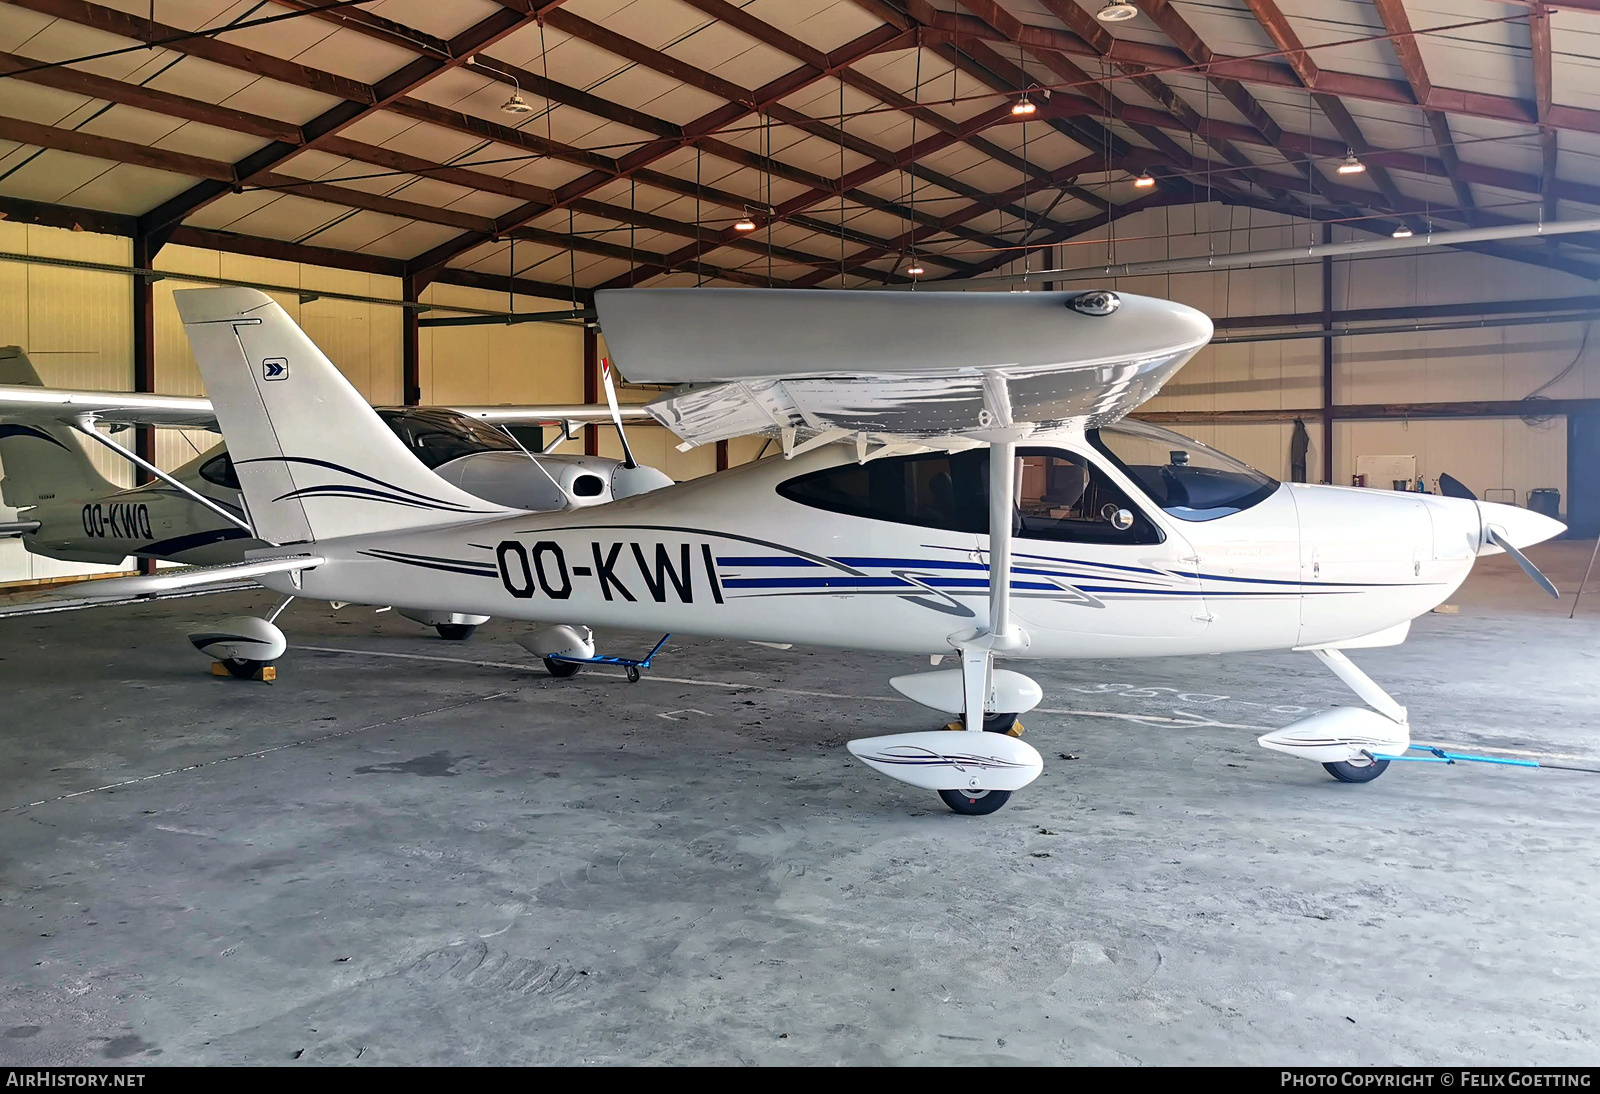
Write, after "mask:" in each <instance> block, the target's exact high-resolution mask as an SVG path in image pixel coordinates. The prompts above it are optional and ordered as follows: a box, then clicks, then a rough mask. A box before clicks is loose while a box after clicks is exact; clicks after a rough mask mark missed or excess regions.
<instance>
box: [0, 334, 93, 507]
mask: <svg viewBox="0 0 1600 1094" xmlns="http://www.w3.org/2000/svg"><path fill="white" fill-rule="evenodd" d="M0 384H22V385H27V386H28V387H42V386H43V383H42V381H40V379H39V373H38V372H37V371H36V370H35V369H34V367H33V362H31V361H29V360H28V355H27V353H25V352H24V351H23V349H22V347H20V346H0ZM0 468H3V469H4V471H5V479H4V480H3V481H0V500H3V501H4V502H5V504H7V505H9V506H12V507H13V508H17V509H21V508H25V507H27V506H31V505H38V504H39V503H40V502H45V501H54V500H56V499H57V498H82V499H90V498H100V497H104V496H105V495H107V494H113V493H116V492H117V491H118V490H120V489H122V488H121V487H120V486H118V485H116V484H115V483H113V482H112V481H110V480H109V479H107V478H106V477H105V476H104V475H102V474H100V472H99V471H98V470H96V469H95V466H94V463H93V462H91V461H90V459H89V454H88V453H87V452H85V451H84V449H83V445H82V444H81V443H80V442H79V440H78V438H77V436H76V435H75V434H74V433H73V431H72V430H71V429H70V428H68V427H67V426H64V425H60V424H57V423H55V422H0Z"/></svg>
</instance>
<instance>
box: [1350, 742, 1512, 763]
mask: <svg viewBox="0 0 1600 1094" xmlns="http://www.w3.org/2000/svg"><path fill="white" fill-rule="evenodd" d="M1406 751H1408V752H1426V753H1428V755H1426V756H1390V755H1387V754H1385V753H1382V752H1369V753H1367V755H1368V756H1370V757H1371V758H1372V759H1374V760H1409V761H1411V762H1412V763H1419V764H1453V763H1455V762H1457V761H1458V760H1460V761H1465V762H1466V763H1474V764H1501V765H1503V766H1505V767H1539V766H1541V765H1540V764H1539V761H1538V760H1511V759H1506V758H1505V757H1503V756H1467V755H1464V754H1463V753H1460V752H1446V751H1445V750H1444V749H1442V748H1440V747H1439V746H1438V745H1411V746H1409V747H1408V748H1407V749H1406Z"/></svg>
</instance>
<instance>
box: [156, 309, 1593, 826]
mask: <svg viewBox="0 0 1600 1094" xmlns="http://www.w3.org/2000/svg"><path fill="white" fill-rule="evenodd" d="M175 298H176V300H177V303H178V308H179V311H180V313H181V314H182V317H183V320H184V323H185V325H186V329H187V331H188V334H189V338H190V341H191V343H192V345H193V347H194V350H195V356H196V359H197V360H198V361H199V364H200V369H201V371H202V373H203V375H204V377H205V382H206V387H207V390H208V391H209V392H210V393H211V397H212V400H213V402H214V404H215V407H216V414H217V417H218V420H219V421H220V422H221V425H222V428H223V433H224V435H225V436H226V437H227V440H228V443H229V447H230V451H231V452H232V453H233V457H234V466H235V468H236V469H237V472H238V475H239V480H240V483H241V485H242V487H243V492H244V496H245V499H246V501H247V502H248V507H249V511H250V514H251V517H252V519H253V521H254V522H255V528H256V532H257V534H258V535H259V536H260V537H261V538H262V539H264V540H268V541H271V542H273V543H275V544H276V546H273V547H269V548H264V549H261V550H256V551H252V552H250V555H249V562H248V563H246V564H244V565H243V566H241V567H234V568H229V567H223V568H222V569H223V570H225V571H230V572H231V573H246V574H248V575H249V576H252V577H254V578H255V579H256V580H259V581H260V582H261V583H262V584H264V585H267V586H268V587H270V588H273V589H276V590H278V591H280V592H283V593H286V594H293V595H306V596H315V597H318V598H323V599H329V600H346V601H355V602H362V603H389V602H391V601H392V599H393V597H394V596H395V590H396V589H402V588H403V589H405V590H406V599H407V606H409V607H413V608H417V609H421V610H443V609H447V608H448V609H451V610H460V611H470V612H475V613H481V614H484V615H492V616H499V617H504V618H508V619H522V620H528V621H532V622H538V623H541V624H544V626H543V627H541V628H540V629H539V630H537V631H535V632H534V634H533V635H532V636H530V638H529V639H527V640H525V642H524V644H525V645H527V646H528V647H529V648H530V649H532V650H533V651H534V652H536V653H542V654H543V655H544V656H545V657H546V664H547V665H548V666H549V667H550V669H551V671H552V672H555V673H556V674H558V675H570V674H571V673H572V672H574V671H576V670H577V669H578V667H580V666H581V665H582V664H583V663H584V662H585V661H586V660H590V659H594V646H593V640H592V637H591V635H590V632H589V630H588V625H590V624H602V625H608V626H620V627H632V628H644V627H654V628H657V629H659V630H662V631H670V632H687V633H695V634H701V635H707V636H714V637H724V638H738V639H749V640H755V641H761V642H768V643H809V644H817V645H826V646H834V647H842V648H848V649H854V650H877V651H884V652H891V653H898V654H920V655H927V656H930V657H932V658H933V659H935V660H937V659H938V658H939V657H940V656H941V655H954V656H955V657H956V658H957V659H958V666H957V667H955V668H950V669H942V670H938V669H936V670H933V671H928V672H922V673H915V674H911V675H907V676H901V677H898V678H896V679H894V680H892V681H891V683H892V685H893V686H894V687H895V688H896V689H897V690H899V691H900V692H901V693H903V694H904V695H906V696H907V697H909V698H911V699H913V700H915V701H916V702H918V703H921V704H923V705H925V706H928V707H930V708H933V709H934V710H938V711H943V712H947V713H950V714H956V715H959V716H960V723H959V729H960V730H961V731H958V732H950V731H940V730H934V731H927V732H913V733H899V734H892V735H888V736H881V737H872V738H868V739H864V740H856V741H852V742H850V745H849V748H850V751H851V752H852V753H853V754H854V755H856V756H857V757H858V758H860V759H861V760H862V761H863V762H865V763H866V764H868V765H869V766H871V767H873V768H875V769H877V770H879V771H881V772H883V773H885V774H887V775H890V776H892V777H893V778H896V779H899V780H901V781H903V782H907V783H910V784H912V785H914V786H918V787H922V788H924V789H930V790H936V791H938V792H939V793H940V795H941V796H942V797H943V798H944V800H945V802H946V803H947V804H948V805H949V806H950V807H951V808H952V809H954V810H956V811H957V812H962V813H990V812H993V811H994V810H995V809H998V808H999V807H1000V806H1001V805H1002V804H1004V802H1005V801H1006V800H1007V799H1008V798H1009V796H1010V795H1011V793H1012V792H1014V791H1016V790H1019V789H1020V788H1022V787H1023V786H1025V785H1026V784H1028V783H1029V782H1031V781H1032V780H1033V779H1034V778H1035V777H1037V776H1038V774H1039V773H1040V771H1041V768H1042V761H1041V758H1040V756H1039V753H1038V752H1037V751H1036V750H1035V749H1034V748H1033V747H1032V746H1030V745H1029V744H1027V743H1025V742H1024V741H1022V740H1020V739H1019V738H1018V737H1016V736H1013V735H1012V734H1013V733H1015V732H1017V731H1018V730H1019V728H1020V727H1019V726H1018V725H1017V722H1016V719H1017V716H1018V715H1019V714H1021V713H1024V712H1026V711H1028V710H1030V709H1032V708H1033V707H1034V706H1036V705H1037V704H1038V703H1039V702H1040V700H1041V698H1042V693H1041V689H1040V688H1039V686H1038V685H1037V684H1036V683H1035V682H1034V681H1033V680H1031V679H1029V678H1028V677H1027V676H1026V675H1024V674H1022V673H1021V672H1018V671H1015V670H1013V669H1008V668H997V667H996V665H995V661H996V659H997V658H1005V659H1006V660H1008V661H1010V662H1012V663H1014V664H1020V663H1023V662H1026V661H1028V660H1037V659H1073V658H1106V657H1153V656H1195V655H1199V654H1213V653H1233V652H1244V651H1254V650H1276V649H1293V650H1304V651H1309V652H1310V653H1312V654H1314V655H1315V656H1317V657H1318V658H1319V659H1320V660H1321V661H1322V662H1323V663H1324V664H1326V665H1327V666H1328V667H1329V668H1330V669H1331V670H1332V671H1333V672H1334V673H1336V674H1337V675H1338V676H1339V678H1340V679H1341V680H1343V681H1344V682H1345V683H1346V684H1347V685H1349V686H1350V687H1351V689H1352V690H1353V691H1354V692H1355V693H1356V694H1357V695H1358V696H1359V697H1360V698H1361V699H1362V700H1363V701H1364V702H1365V703H1366V704H1367V706H1365V707H1356V706H1349V707H1338V708H1335V709H1333V710H1330V711H1325V712H1323V713H1320V714H1316V715H1313V716H1311V717H1308V718H1305V719H1303V720H1301V721H1299V722H1296V723H1295V724H1293V725H1291V726H1288V727H1286V728H1284V729H1282V730H1278V731H1276V732H1274V733H1269V734H1267V735H1266V736H1264V737H1262V738H1261V742H1260V743H1261V744H1263V745H1264V746H1266V747H1268V748H1272V749H1277V750H1279V751H1283V752H1286V753H1289V754H1291V755H1296V756H1301V757H1304V758H1308V759H1311V760H1314V761H1317V762H1321V763H1323V764H1324V765H1325V766H1326V767H1327V769H1328V771H1329V772H1330V773H1331V774H1333V775H1334V776H1335V777H1336V778H1338V779H1341V780H1344V781H1349V782H1365V781H1369V780H1371V779H1373V778H1376V777H1377V776H1378V775H1379V774H1381V773H1382V771H1383V770H1384V769H1385V767H1387V765H1388V762H1389V761H1388V760H1387V759H1386V758H1385V757H1389V756H1394V755H1396V754H1398V753H1399V752H1401V751H1403V750H1404V749H1405V748H1406V747H1407V746H1408V744H1409V741H1410V731H1409V719H1408V716H1407V712H1406V710H1405V708H1404V707H1402V706H1401V705H1400V704H1399V703H1397V702H1396V701H1395V700H1394V699H1392V698H1391V697H1390V696H1389V695H1388V694H1387V693H1385V692H1384V691H1383V690H1382V689H1381V688H1380V687H1379V686H1378V685H1377V684H1376V683H1374V682H1373V681H1372V680H1371V679H1370V678H1369V677H1367V676H1366V674H1365V673H1363V672H1362V671H1361V670H1360V669H1358V668H1356V666H1355V665H1354V664H1352V663H1351V662H1350V661H1349V660H1348V658H1347V657H1346V655H1345V653H1344V651H1345V650H1348V649H1356V648H1366V647H1380V646H1387V645H1393V644H1395V643H1398V642H1400V641H1402V640H1403V639H1404V637H1405V635H1406V633H1407V630H1408V628H1409V625H1410V621H1411V620H1412V619H1413V618H1414V617H1415V616H1417V615H1419V614H1421V613H1423V612H1426V611H1428V610H1429V609H1431V608H1433V607H1435V606H1436V605H1438V604H1439V603H1441V602H1442V601H1443V600H1445V598H1446V597H1448V596H1449V595H1450V593H1451V592H1452V591H1453V590H1454V589H1456V588H1457V587H1458V586H1459V585H1460V584H1461V582H1462V581H1463V580H1464V579H1465V577H1466V575H1467V572H1468V571H1469V570H1470V569H1471V567H1472V564H1473V561H1474V560H1475V559H1476V558H1477V557H1478V556H1479V555H1483V554H1491V553H1497V552H1499V551H1501V550H1504V551H1507V552H1509V553H1510V554H1511V555H1512V556H1513V557H1514V558H1515V559H1516V560H1517V561H1518V562H1519V564H1521V565H1522V566H1523V567H1524V569H1526V570H1528V571H1529V573H1530V575H1532V576H1535V578H1536V579H1537V580H1539V581H1541V582H1542V583H1544V584H1545V585H1546V586H1547V587H1548V588H1549V590H1550V591H1551V592H1553V591H1554V589H1553V587H1550V586H1549V585H1548V582H1547V581H1546V580H1545V579H1544V577H1543V575H1541V574H1539V573H1538V571H1537V570H1536V569H1534V568H1533V566H1532V564H1531V563H1530V562H1528V561H1527V559H1526V558H1525V557H1524V556H1523V555H1522V553H1521V551H1520V548H1521V547H1524V546H1527V545H1528V544H1530V543H1535V542H1539V541H1541V540H1544V539H1547V538H1549V537H1551V536H1553V535H1556V534H1557V533H1559V532H1560V531H1561V530H1562V526H1561V525H1560V524H1559V523H1557V522H1555V521H1553V520H1550V519H1548V518H1546V517H1543V516H1541V515H1539V514H1536V513H1532V512H1529V511H1527V510H1523V509H1519V508H1516V507H1514V506H1506V505H1495V504H1489V503H1485V502H1479V501H1476V500H1472V499H1465V498H1456V497H1437V496H1431V495H1416V494H1404V493H1391V492H1387V491H1379V490H1359V489H1342V488H1337V487H1328V486H1305V485H1299V484H1286V483H1278V482H1275V481H1273V480H1272V479H1270V478H1268V477H1267V476H1265V475H1262V474H1261V473H1259V472H1257V471H1255V470H1253V469H1251V468H1249V467H1247V466H1245V465H1243V464H1241V463H1239V462H1238V461H1236V460H1233V459H1231V458H1229V457H1227V456H1224V455H1222V454H1221V453H1218V452H1215V451H1213V450H1211V449H1209V448H1206V447H1205V446H1203V445H1200V444H1197V443H1195V442H1193V441H1190V440H1188V439H1186V438H1183V437H1181V436H1179V435H1177V434H1175V433H1171V432H1168V431H1166V430H1162V429H1157V428H1154V427H1151V426H1148V425H1140V424H1137V423H1131V422H1122V419H1123V417H1124V415H1126V414H1127V413H1128V412H1129V411H1130V410H1132V409H1133V408H1134V407H1136V406H1137V405H1138V404H1139V403H1141V402H1143V401H1144V400H1145V399H1148V398H1149V397H1150V396H1151V395H1152V394H1154V393H1155V392H1156V391H1157V390H1158V389H1159V388H1160V387H1161V385H1162V384H1163V383H1164V382H1165V381H1166V380H1167V379H1169V378H1170V377H1171V376H1172V375H1173V374H1174V373H1175V372H1176V371H1177V370H1178V369H1179V368H1180V367H1181V366H1182V365H1183V364H1184V362H1185V361H1187V360H1188V359H1189V358H1190V357H1191V356H1192V355H1193V354H1194V353H1195V352H1196V351H1197V350H1198V349H1200V347H1202V346H1203V345H1204V344H1205V343H1206V341H1207V340H1208V339H1209V338H1210V336H1211V330H1212V327H1211V322H1210V320H1209V319H1207V318H1206V316H1205V315H1203V314H1201V313H1200V312H1198V311H1195V310H1193V309H1191V308H1187V307H1184V306H1182V305H1179V304H1175V303H1171V302H1167V301H1162V300H1155V299H1150V298H1145V297H1138V296H1132V295H1126V294H1124V295H1121V296H1119V295H1118V294H1115V293H1111V292H1104V291H1092V292H1068V293H1030V294H1009V293H1007V294H1001V293H935V292H920V293H907V294H893V295H891V294H879V293H866V292H805V291H786V290H723V289H691V290H625V291H616V292H601V293H599V294H597V306H598V308H599V311H600V318H601V322H602V327H603V329H604V330H605V332H606V337H607V341H608V344H609V346H610V348H611V350H612V352H613V353H614V354H615V356H616V359H617V361H618V364H619V367H620V368H622V369H623V370H624V371H625V372H626V373H627V374H628V376H629V378H630V379H631V380H633V381H634V382H649V383H659V382H666V383H674V382H675V383H681V384H684V385H685V386H683V387H680V388H678V389H676V390H674V391H672V392H671V393H670V394H668V395H666V396H665V397H663V398H662V399H659V400H658V401H657V402H655V403H653V404H651V405H650V409H651V412H652V413H653V414H655V416H656V417H657V418H658V419H659V420H660V421H662V422H663V423H664V424H666V425H667V426H669V427H670V428H672V429H673V430H675V431H676V432H677V433H679V435H681V436H682V437H684V439H685V440H686V441H687V442H689V443H705V442H709V441H714V440H718V439H722V438H725V437H731V436H737V435H741V434H747V433H751V432H768V433H772V434H774V435H777V436H778V437H780V438H781V440H782V442H783V448H784V453H783V456H782V457H773V458H770V459H767V460H763V461H760V462H757V463H753V464H747V465H744V466H742V467H738V468H735V469H733V470H731V471H727V472H722V473H719V474H716V475H713V476H709V477H706V478H701V479H696V480H693V481H690V482H686V483H683V484H680V485H677V486H673V487H668V488H665V489H661V490H656V491H653V492H651V493H648V494H643V495H640V496H637V497H632V498H627V499H624V500H622V501H618V502H615V503H613V504H610V505H606V506H601V507H596V508H593V509H583V510H577V511H567V512H560V513H546V514H535V513H525V512H517V511H513V510H510V509H505V508H501V507H498V506H492V505H487V504H485V503H484V502H483V501H481V500H480V499H478V498H475V497H473V496H472V495H470V494H467V493H466V492H464V491H462V490H461V489H460V488H459V487H458V486H456V485H455V484H452V483H450V482H447V481H445V480H444V479H442V478H440V477H439V476H437V475H435V474H434V473H433V472H431V471H430V470H429V469H428V468H426V467H424V466H423V465H422V464H421V463H419V462H418V461H417V460H415V459H414V458H412V457H411V456H410V454H409V453H408V452H407V451H406V449H405V446H404V445H403V444H401V443H400V441H399V440H398V438H396V437H395V435H394V434H393V433H392V432H391V431H389V430H388V429H386V428H385V427H384V426H383V424H382V422H381V421H380V420H379V419H378V417H377V415H376V414H375V413H374V412H373V411H372V409H371V408H370V407H368V406H367V404H366V403H365V402H364V401H363V400H362V399H361V397H360V395H359V394H357V393H356V391H355V390H354V389H353V388H351V387H350V385H349V384H348V383H347V382H346V381H345V380H344V379H343V378H342V377H341V376H340V375H339V373H338V372H337V370H335V369H334V368H333V366H332V365H331V364H329V363H328V361H327V359H326V358H324V357H323V355H322V354H321V353H320V352H319V351H318V350H317V348H316V346H315V345H313V344H312V342H311V341H310V340H309V339H308V338H306V336H305V335H304V334H303V333H302V332H301V331H300V330H299V329H298V328H297V327H296V326H295V325H294V324H293V322H291V321H290V320H289V318H288V316H287V315H286V314H285V313H284V312H283V311H282V309H281V308H279V307H278V305H276V304H274V303H273V302H272V301H271V300H270V299H269V298H268V297H267V296H265V295H264V294H262V293H259V292H256V291H254V290H249V289H236V288H227V289H198V290H182V291H179V292H177V293H176V294H175ZM275 364H276V365H281V366H283V368H282V369H281V371H279V372H278V373H277V374H275V373H274V371H273V366H274V365H275ZM203 579H204V576H203V574H202V575H201V576H200V577H197V578H196V580H203ZM125 580H128V581H132V582H140V581H149V580H151V579H125ZM155 580H160V579H159V578H157V579H155ZM180 580H182V579H180ZM130 587H139V588H145V587H148V586H130Z"/></svg>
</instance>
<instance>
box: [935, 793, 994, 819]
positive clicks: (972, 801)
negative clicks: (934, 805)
mask: <svg viewBox="0 0 1600 1094" xmlns="http://www.w3.org/2000/svg"><path fill="white" fill-rule="evenodd" d="M939 797H941V798H943V799H944V803H945V804H946V805H948V806H949V807H950V808H951V809H952V810H953V811H954V812H957V813H960V814H961V815H962V816H966V817H986V816H988V815H989V814H990V813H994V812H998V811H999V809H1000V807H1001V806H1003V805H1005V803H1006V802H1008V801H1010V800H1011V791H1009V790H941V791H939Z"/></svg>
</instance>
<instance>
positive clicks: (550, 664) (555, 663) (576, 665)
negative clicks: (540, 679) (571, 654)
mask: <svg viewBox="0 0 1600 1094" xmlns="http://www.w3.org/2000/svg"><path fill="white" fill-rule="evenodd" d="M544 667H545V671H546V672H548V673H549V674H550V675H551V676H556V677H559V678H561V679H563V680H565V679H566V678H567V677H569V676H576V675H578V670H579V669H581V668H583V665H582V664H581V663H580V662H577V661H559V660H557V659H556V658H554V657H546V658H545V659H544Z"/></svg>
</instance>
